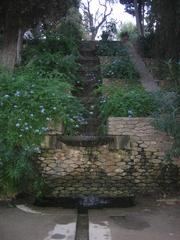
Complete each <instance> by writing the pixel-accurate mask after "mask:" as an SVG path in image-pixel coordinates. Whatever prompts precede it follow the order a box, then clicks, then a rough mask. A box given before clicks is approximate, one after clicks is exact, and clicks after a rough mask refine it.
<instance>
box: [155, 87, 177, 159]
mask: <svg viewBox="0 0 180 240" xmlns="http://www.w3.org/2000/svg"><path fill="white" fill-rule="evenodd" d="M154 99H155V103H156V106H157V107H156V111H155V112H154V113H153V117H154V119H155V126H156V127H157V128H159V129H160V130H162V131H164V132H166V133H167V134H168V135H170V136H172V137H174V145H173V148H172V149H171V151H170V152H169V153H168V154H167V157H168V159H171V158H173V157H179V156H180V118H179V117H180V95H179V94H178V93H176V92H165V91H159V92H157V93H155V94H154Z"/></svg>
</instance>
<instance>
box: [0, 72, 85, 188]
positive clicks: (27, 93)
mask: <svg viewBox="0 0 180 240" xmlns="http://www.w3.org/2000/svg"><path fill="white" fill-rule="evenodd" d="M63 76H64V75H60V74H57V75H54V74H51V73H49V74H47V75H46V76H43V77H42V76H41V75H39V74H38V73H37V72H35V71H34V69H32V71H30V69H28V70H27V69H24V70H22V71H19V72H17V73H15V74H13V75H11V74H9V73H8V72H7V71H5V70H3V69H2V68H1V69H0V115H1V119H0V139H1V140H0V141H1V144H0V153H1V155H0V164H1V174H2V176H1V181H0V190H1V191H3V192H7V191H8V190H10V189H13V188H14V191H16V190H17V189H18V188H19V186H21V183H22V184H24V183H25V182H27V181H25V180H23V181H22V179H24V178H25V179H28V178H29V177H30V178H31V180H32V179H33V176H32V175H33V174H34V171H33V166H32V161H29V160H30V159H31V158H32V156H33V155H34V154H36V153H39V152H40V144H41V141H42V138H43V136H44V134H45V133H46V132H47V131H48V124H49V122H51V121H52V122H63V123H64V125H65V130H66V134H74V132H76V130H77V125H78V122H77V121H76V117H77V116H78V115H79V114H80V113H81V111H82V110H83V107H82V106H81V104H80V103H79V102H78V100H77V99H76V98H75V97H73V96H72V95H71V89H72V87H71V85H70V84H69V83H67V82H66V79H64V78H63ZM4 183H6V184H4Z"/></svg>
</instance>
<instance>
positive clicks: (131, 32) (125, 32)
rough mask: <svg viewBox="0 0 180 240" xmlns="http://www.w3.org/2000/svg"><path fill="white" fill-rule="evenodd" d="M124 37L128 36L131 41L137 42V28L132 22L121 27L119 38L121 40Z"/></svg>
mask: <svg viewBox="0 0 180 240" xmlns="http://www.w3.org/2000/svg"><path fill="white" fill-rule="evenodd" d="M124 36H128V37H129V39H130V40H136V39H137V37H138V32H137V28H136V26H135V25H134V24H132V23H131V22H128V23H124V24H122V25H121V26H120V30H119V31H118V34H117V38H118V39H120V40H121V39H123V37H124Z"/></svg>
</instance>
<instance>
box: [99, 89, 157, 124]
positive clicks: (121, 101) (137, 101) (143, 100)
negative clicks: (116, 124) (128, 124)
mask: <svg viewBox="0 0 180 240" xmlns="http://www.w3.org/2000/svg"><path fill="white" fill-rule="evenodd" d="M100 90H101V91H102V93H103V95H104V97H103V98H102V99H101V100H100V111H101V115H102V118H103V119H104V121H106V120H107V118H108V117H110V116H111V117H128V116H129V117H146V116H149V115H150V114H151V113H152V112H153V111H154V109H155V104H154V101H153V96H152V95H151V94H150V93H148V92H146V91H145V90H144V89H143V88H141V87H136V88H135V87H134V88H131V87H128V88H127V87H124V88H122V87H117V86H110V87H103V88H101V89H100Z"/></svg>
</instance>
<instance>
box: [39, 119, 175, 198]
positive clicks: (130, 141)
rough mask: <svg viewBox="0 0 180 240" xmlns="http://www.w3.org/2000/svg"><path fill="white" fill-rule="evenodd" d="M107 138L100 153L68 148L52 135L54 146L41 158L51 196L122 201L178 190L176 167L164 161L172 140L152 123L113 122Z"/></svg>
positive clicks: (121, 120) (85, 149)
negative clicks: (89, 197)
mask: <svg viewBox="0 0 180 240" xmlns="http://www.w3.org/2000/svg"><path fill="white" fill-rule="evenodd" d="M108 135H109V136H112V139H111V141H109V143H105V144H102V145H101V144H99V145H98V146H96V147H82V146H70V145H67V144H64V143H62V142H61V141H60V140H58V137H57V136H56V135H49V138H53V141H51V140H49V141H46V149H44V151H43V154H42V155H41V157H40V158H39V166H40V168H41V172H42V175H43V177H44V179H45V181H46V183H47V185H48V186H49V188H50V190H51V191H50V192H49V196H55V197H79V196H86V195H95V196H104V197H122V196H131V195H133V194H135V193H148V192H153V191H156V190H159V189H160V188H163V190H164V188H167V187H170V188H172V187H177V186H178V185H177V184H178V179H179V175H178V174H179V172H178V167H177V166H176V165H171V166H170V167H169V165H167V164H166V161H165V153H166V151H167V150H169V149H170V148H171V146H172V142H173V139H170V138H169V137H168V136H167V135H166V134H164V133H162V132H159V131H157V130H156V129H155V128H154V127H153V126H152V119H150V118H109V121H108ZM47 138H48V137H46V140H47ZM48 143H51V145H48ZM52 143H53V144H52ZM47 195H48V194H47Z"/></svg>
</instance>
